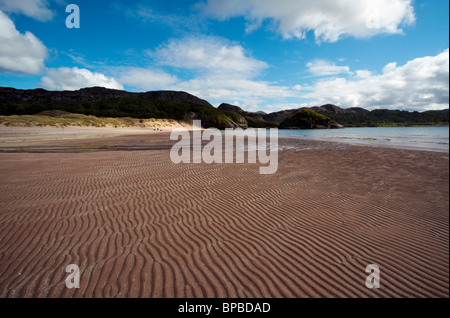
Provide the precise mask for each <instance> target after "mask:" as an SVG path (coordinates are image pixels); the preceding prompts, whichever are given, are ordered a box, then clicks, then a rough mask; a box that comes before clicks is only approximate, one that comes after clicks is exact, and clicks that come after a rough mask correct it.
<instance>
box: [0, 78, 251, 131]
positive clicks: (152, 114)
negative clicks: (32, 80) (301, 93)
mask: <svg viewBox="0 0 450 318" xmlns="http://www.w3.org/2000/svg"><path fill="white" fill-rule="evenodd" d="M51 110H60V111H66V112H70V113H77V114H82V115H93V116H97V117H131V118H155V119H175V120H182V121H190V120H192V119H193V118H199V119H201V120H202V125H204V127H205V128H208V127H217V128H220V129H223V128H229V127H230V128H231V127H243V128H246V127H247V121H246V120H245V118H243V116H241V115H239V114H237V113H236V112H231V111H225V110H220V109H217V108H215V107H214V106H212V105H211V104H210V103H208V102H207V101H205V100H202V99H200V98H198V97H196V96H194V95H191V94H188V93H186V92H175V91H155V92H146V93H130V92H126V91H120V90H114V89H107V88H101V87H93V88H85V89H80V90H77V91H47V90H44V89H33V90H20V89H14V88H7V87H0V115H5V116H8V115H34V114H37V113H40V112H43V111H51Z"/></svg>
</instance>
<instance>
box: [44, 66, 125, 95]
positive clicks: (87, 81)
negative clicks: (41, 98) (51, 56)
mask: <svg viewBox="0 0 450 318" xmlns="http://www.w3.org/2000/svg"><path fill="white" fill-rule="evenodd" d="M41 85H42V86H43V87H45V88H47V89H51V90H77V89H80V88H85V87H94V86H100V87H105V88H113V89H123V86H122V85H121V84H119V83H118V82H117V81H116V80H115V79H114V78H112V77H107V76H105V75H104V74H102V73H93V72H91V71H89V70H87V69H80V68H78V67H73V68H68V67H60V68H56V69H48V70H47V75H46V76H45V77H43V78H42V79H41Z"/></svg>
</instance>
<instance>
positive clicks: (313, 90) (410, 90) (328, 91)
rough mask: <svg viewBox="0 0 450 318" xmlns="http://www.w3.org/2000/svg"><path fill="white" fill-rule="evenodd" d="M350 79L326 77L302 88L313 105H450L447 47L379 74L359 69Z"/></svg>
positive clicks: (415, 107) (428, 107)
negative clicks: (439, 51)
mask: <svg viewBox="0 0 450 318" xmlns="http://www.w3.org/2000/svg"><path fill="white" fill-rule="evenodd" d="M355 73H356V75H355V76H353V77H349V78H342V77H339V78H325V79H321V80H319V81H318V82H316V83H315V84H313V85H311V86H309V87H302V89H303V91H304V92H305V93H304V94H303V95H302V97H304V98H310V99H312V100H313V101H314V103H315V104H317V105H321V104H325V103H333V104H336V105H340V106H344V107H364V108H367V109H377V108H388V109H406V110H418V111H421V110H433V109H434V110H437V109H444V108H448V105H449V50H448V49H447V50H445V51H443V52H441V53H439V54H438V55H436V56H426V57H420V58H416V59H413V60H411V61H409V62H407V63H406V64H405V65H402V66H398V65H397V63H395V62H392V63H389V64H387V65H386V66H385V67H384V68H383V70H382V73H381V74H378V75H376V74H375V75H374V74H372V73H371V72H369V71H365V70H360V71H356V72H355Z"/></svg>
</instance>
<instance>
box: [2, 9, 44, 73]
mask: <svg viewBox="0 0 450 318" xmlns="http://www.w3.org/2000/svg"><path fill="white" fill-rule="evenodd" d="M0 43H1V45H0V69H3V70H6V71H13V72H21V73H27V74H37V73H39V72H40V70H41V69H42V68H43V67H44V60H45V58H46V57H47V48H46V47H45V45H44V44H43V43H42V42H41V41H40V40H39V39H38V38H36V37H35V36H34V35H33V34H32V33H31V32H28V31H27V32H25V34H21V33H20V32H19V31H17V29H16V26H15V25H14V23H13V21H12V20H11V19H10V18H9V17H7V16H6V15H5V14H4V13H3V12H2V11H0Z"/></svg>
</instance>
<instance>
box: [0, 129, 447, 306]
mask: <svg viewBox="0 0 450 318" xmlns="http://www.w3.org/2000/svg"><path fill="white" fill-rule="evenodd" d="M90 137H95V138H91V139H86V138H83V139H76V140H69V139H59V140H50V139H52V138H47V139H41V140H30V139H27V140H17V139H15V140H14V141H11V140H9V142H8V141H5V140H3V142H2V143H1V145H0V150H1V153H0V175H1V178H0V273H1V274H0V297H87V298H90V297H153V298H157V297H170V298H171V297H268V298H271V297H275V298H279V297H287V298H297V297H299V298H302V297H327V298H328V297H351V298H353V297H449V274H448V269H449V235H448V234H449V233H448V231H449V220H448V216H449V198H448V193H449V166H448V165H449V155H448V153H435V152H422V151H413V150H400V149H386V148H375V147H363V146H350V145H342V144H337V143H326V142H314V141H302V140H280V145H281V146H284V147H281V148H282V149H284V150H282V151H280V152H279V168H278V171H277V173H275V174H273V175H261V174H259V173H258V167H259V166H260V165H259V164H249V163H246V164H205V163H201V164H178V165H177V164H174V163H172V162H171V160H170V157H169V149H170V147H171V145H172V142H170V140H169V135H168V133H154V134H140V135H137V134H134V135H132V136H118V135H114V136H105V135H102V136H98V135H95V136H92V135H91V136H90ZM53 139H55V138H53ZM56 139H58V138H56ZM69 264H76V265H78V266H79V268H80V288H74V289H69V288H67V287H66V284H65V280H66V278H67V276H68V275H69V273H66V271H65V268H66V266H67V265H69ZM369 264H376V265H378V266H379V269H380V288H378V289H369V288H367V287H366V277H367V276H368V275H369V273H366V272H365V270H366V267H367V266H368V265H369Z"/></svg>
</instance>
